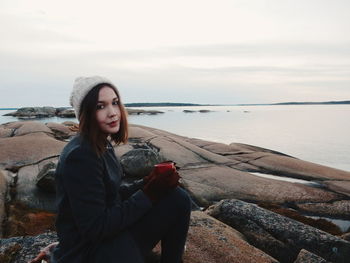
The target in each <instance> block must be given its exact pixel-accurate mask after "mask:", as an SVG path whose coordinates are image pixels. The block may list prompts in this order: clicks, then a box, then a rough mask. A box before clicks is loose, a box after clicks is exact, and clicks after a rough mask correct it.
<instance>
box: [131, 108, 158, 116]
mask: <svg viewBox="0 0 350 263" xmlns="http://www.w3.org/2000/svg"><path fill="white" fill-rule="evenodd" d="M126 110H127V112H128V115H146V114H147V115H156V114H161V113H164V112H163V111H156V110H139V109H130V108H127V109H126Z"/></svg>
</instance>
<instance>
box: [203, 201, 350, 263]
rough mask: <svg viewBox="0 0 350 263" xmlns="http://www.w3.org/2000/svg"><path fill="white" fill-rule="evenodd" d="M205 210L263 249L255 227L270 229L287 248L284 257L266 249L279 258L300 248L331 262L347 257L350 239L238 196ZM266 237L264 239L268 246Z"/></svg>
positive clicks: (285, 259) (292, 255)
mask: <svg viewBox="0 0 350 263" xmlns="http://www.w3.org/2000/svg"><path fill="white" fill-rule="evenodd" d="M208 214H210V215H211V216H214V217H215V218H217V219H219V220H220V221H222V222H224V223H226V224H228V225H230V226H232V227H233V228H235V229H237V230H238V231H240V232H241V233H243V234H244V235H245V236H246V237H247V239H248V241H249V242H250V243H251V244H252V245H254V246H256V247H258V248H261V249H262V250H263V251H264V248H265V247H262V244H264V241H263V242H260V240H258V239H257V238H254V237H255V236H256V233H257V229H256V228H258V229H259V231H261V232H266V233H269V234H270V235H271V236H273V237H274V238H275V239H277V240H279V241H280V242H282V243H283V244H285V245H286V247H287V248H288V249H289V251H287V250H285V254H286V255H285V256H284V257H281V255H280V254H279V253H277V254H276V255H273V254H272V253H274V254H275V252H274V251H271V249H269V250H268V251H265V252H267V253H271V254H270V255H271V256H274V257H275V258H276V259H278V260H280V261H281V262H292V261H291V260H292V259H294V258H296V257H297V253H298V252H299V250H300V249H303V248H304V249H306V250H308V251H310V252H312V253H314V254H316V255H318V256H320V257H322V258H324V259H326V260H328V261H332V262H339V263H340V262H341V263H345V262H346V261H347V260H348V258H349V257H350V242H347V241H345V240H343V239H340V238H338V237H335V236H333V235H330V234H328V233H326V232H323V231H321V230H318V229H316V228H313V227H310V226H308V225H304V224H302V223H300V222H297V221H295V220H292V219H289V218H286V217H284V216H281V215H279V214H276V213H273V212H270V211H268V210H265V209H263V208H260V207H258V206H256V205H253V204H249V203H246V202H243V201H240V200H234V199H232V200H223V201H221V202H220V203H219V204H217V205H215V206H213V207H211V208H210V209H209V210H208ZM262 237H263V236H262ZM268 241H269V240H265V242H266V244H267V246H268V247H270V248H271V246H269V244H268ZM265 249H266V248H265ZM281 249H282V247H281Z"/></svg>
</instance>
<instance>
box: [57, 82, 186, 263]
mask: <svg viewBox="0 0 350 263" xmlns="http://www.w3.org/2000/svg"><path fill="white" fill-rule="evenodd" d="M70 102H71V105H72V106H73V108H74V110H75V113H76V116H77V118H78V119H79V123H80V125H79V132H78V134H77V136H75V137H74V138H73V139H72V140H71V141H70V142H69V143H68V144H67V145H66V146H65V148H64V149H63V151H62V153H61V155H60V158H59V161H58V164H57V169H56V195H57V201H56V204H57V209H58V214H57V218H56V228H57V235H58V239H59V243H58V245H57V246H56V247H55V248H54V251H53V253H52V256H51V262H62V263H70V262H75V263H76V262H84V263H86V262H104V263H106V262H118V263H122V262H125V263H141V262H144V259H145V257H146V256H147V255H148V254H149V253H150V252H151V250H152V248H153V247H154V246H155V245H156V244H157V243H158V242H159V241H161V262H162V263H172V262H174V263H175V262H176V263H178V262H182V254H183V251H184V245H185V241H186V235H187V231H188V227H189V219H190V211H191V202H190V199H189V196H188V195H187V194H186V192H185V191H184V190H182V189H181V188H180V187H178V180H179V174H178V173H177V171H176V168H175V166H173V165H172V164H171V163H168V164H167V165H168V166H170V167H172V168H171V169H170V170H167V171H166V172H162V171H160V170H159V169H153V171H152V172H151V174H150V175H148V176H146V177H145V178H144V179H142V180H140V181H137V182H136V183H134V184H133V185H131V186H129V187H124V186H123V187H121V185H120V184H121V178H122V176H123V171H122V168H121V165H120V163H119V161H118V158H117V157H116V155H115V153H114V149H113V146H112V143H113V144H120V143H125V142H126V141H127V138H128V124H127V117H126V116H127V115H126V112H125V109H124V106H123V104H122V102H121V98H120V95H119V92H118V90H117V89H116V87H115V86H114V85H113V83H112V82H111V81H110V80H108V79H106V78H104V77H99V76H94V77H83V78H77V79H76V80H75V83H74V86H73V91H72V93H71V98H70Z"/></svg>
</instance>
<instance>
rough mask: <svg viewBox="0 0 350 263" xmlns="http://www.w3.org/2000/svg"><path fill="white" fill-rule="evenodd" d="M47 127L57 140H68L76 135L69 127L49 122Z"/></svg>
mask: <svg viewBox="0 0 350 263" xmlns="http://www.w3.org/2000/svg"><path fill="white" fill-rule="evenodd" d="M46 126H47V127H48V128H50V129H51V131H52V132H53V133H54V134H55V137H56V138H57V139H67V138H69V137H71V136H73V135H74V134H75V133H74V132H72V131H71V130H70V129H69V128H68V127H67V126H65V125H63V124H61V123H56V122H48V123H46Z"/></svg>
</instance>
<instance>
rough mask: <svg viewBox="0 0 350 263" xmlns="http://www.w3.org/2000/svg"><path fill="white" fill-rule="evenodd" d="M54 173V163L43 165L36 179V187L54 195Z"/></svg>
mask: <svg viewBox="0 0 350 263" xmlns="http://www.w3.org/2000/svg"><path fill="white" fill-rule="evenodd" d="M55 171H56V164H55V163H54V162H49V163H47V164H45V165H44V167H43V168H42V169H41V170H40V172H39V174H38V176H37V178H36V182H37V183H36V185H37V186H38V187H39V188H40V189H42V190H43V191H46V192H49V193H56V187H55Z"/></svg>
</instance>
